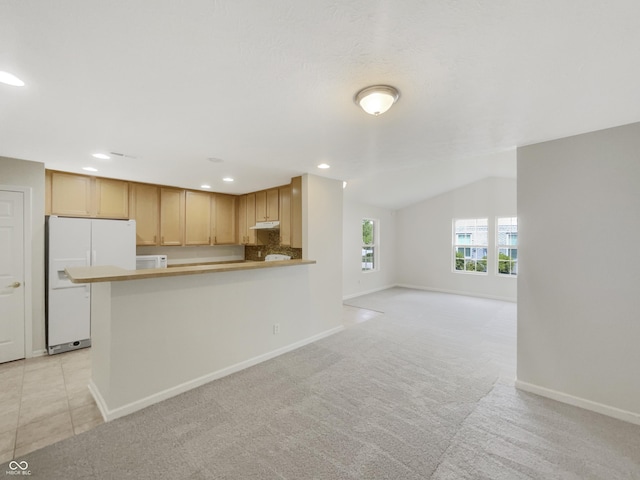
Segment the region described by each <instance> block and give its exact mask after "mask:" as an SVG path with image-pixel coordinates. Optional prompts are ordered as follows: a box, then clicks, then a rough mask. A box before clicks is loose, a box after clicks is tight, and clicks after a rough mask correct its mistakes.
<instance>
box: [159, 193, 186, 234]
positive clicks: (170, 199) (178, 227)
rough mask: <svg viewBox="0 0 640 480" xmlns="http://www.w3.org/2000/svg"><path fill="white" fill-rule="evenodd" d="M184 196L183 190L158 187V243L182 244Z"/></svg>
mask: <svg viewBox="0 0 640 480" xmlns="http://www.w3.org/2000/svg"><path fill="white" fill-rule="evenodd" d="M184 198H185V196H184V190H179V189H176V188H165V187H163V188H161V189H160V245H182V244H183V239H184Z"/></svg>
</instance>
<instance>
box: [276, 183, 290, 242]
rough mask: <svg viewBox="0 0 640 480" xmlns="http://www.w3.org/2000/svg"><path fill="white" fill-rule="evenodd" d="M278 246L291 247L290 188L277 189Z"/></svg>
mask: <svg viewBox="0 0 640 480" xmlns="http://www.w3.org/2000/svg"><path fill="white" fill-rule="evenodd" d="M279 190H280V191H279V195H280V213H279V215H280V245H291V187H290V186H289V185H287V186H285V187H280V188H279Z"/></svg>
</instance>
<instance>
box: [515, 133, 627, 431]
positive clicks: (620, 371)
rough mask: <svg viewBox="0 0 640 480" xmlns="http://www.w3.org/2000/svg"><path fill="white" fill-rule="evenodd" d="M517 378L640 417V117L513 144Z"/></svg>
mask: <svg viewBox="0 0 640 480" xmlns="http://www.w3.org/2000/svg"><path fill="white" fill-rule="evenodd" d="M518 217H519V221H520V224H519V230H520V240H521V242H520V267H521V270H520V275H519V278H518V383H517V385H518V386H519V387H521V388H524V389H528V390H531V391H534V392H536V393H540V394H543V395H547V396H550V397H552V398H556V399H558V400H563V401H566V402H569V403H573V404H577V405H580V406H583V407H586V408H590V409H593V410H596V411H600V412H602V413H605V414H609V415H613V416H617V417H618V418H623V419H626V420H630V421H635V422H636V423H640V267H639V266H638V245H637V241H636V240H637V239H638V238H640V123H635V124H632V125H627V126H623V127H618V128H612V129H607V130H602V131H599V132H593V133H588V134H584V135H578V136H574V137H569V138H565V139H561V140H556V141H552V142H545V143H540V144H537V145H531V146H527V147H523V148H519V149H518Z"/></svg>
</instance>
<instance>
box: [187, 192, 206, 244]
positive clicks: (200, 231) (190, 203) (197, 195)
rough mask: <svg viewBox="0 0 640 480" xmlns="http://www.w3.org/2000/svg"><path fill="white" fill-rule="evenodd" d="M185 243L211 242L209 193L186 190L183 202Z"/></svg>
mask: <svg viewBox="0 0 640 480" xmlns="http://www.w3.org/2000/svg"><path fill="white" fill-rule="evenodd" d="M184 243H185V245H209V244H210V243H211V194H210V193H206V192H187V193H186V203H185V238H184Z"/></svg>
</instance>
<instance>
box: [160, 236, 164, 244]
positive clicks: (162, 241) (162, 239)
mask: <svg viewBox="0 0 640 480" xmlns="http://www.w3.org/2000/svg"><path fill="white" fill-rule="evenodd" d="M160 243H162V244H163V245H164V235H163V236H162V237H160Z"/></svg>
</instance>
